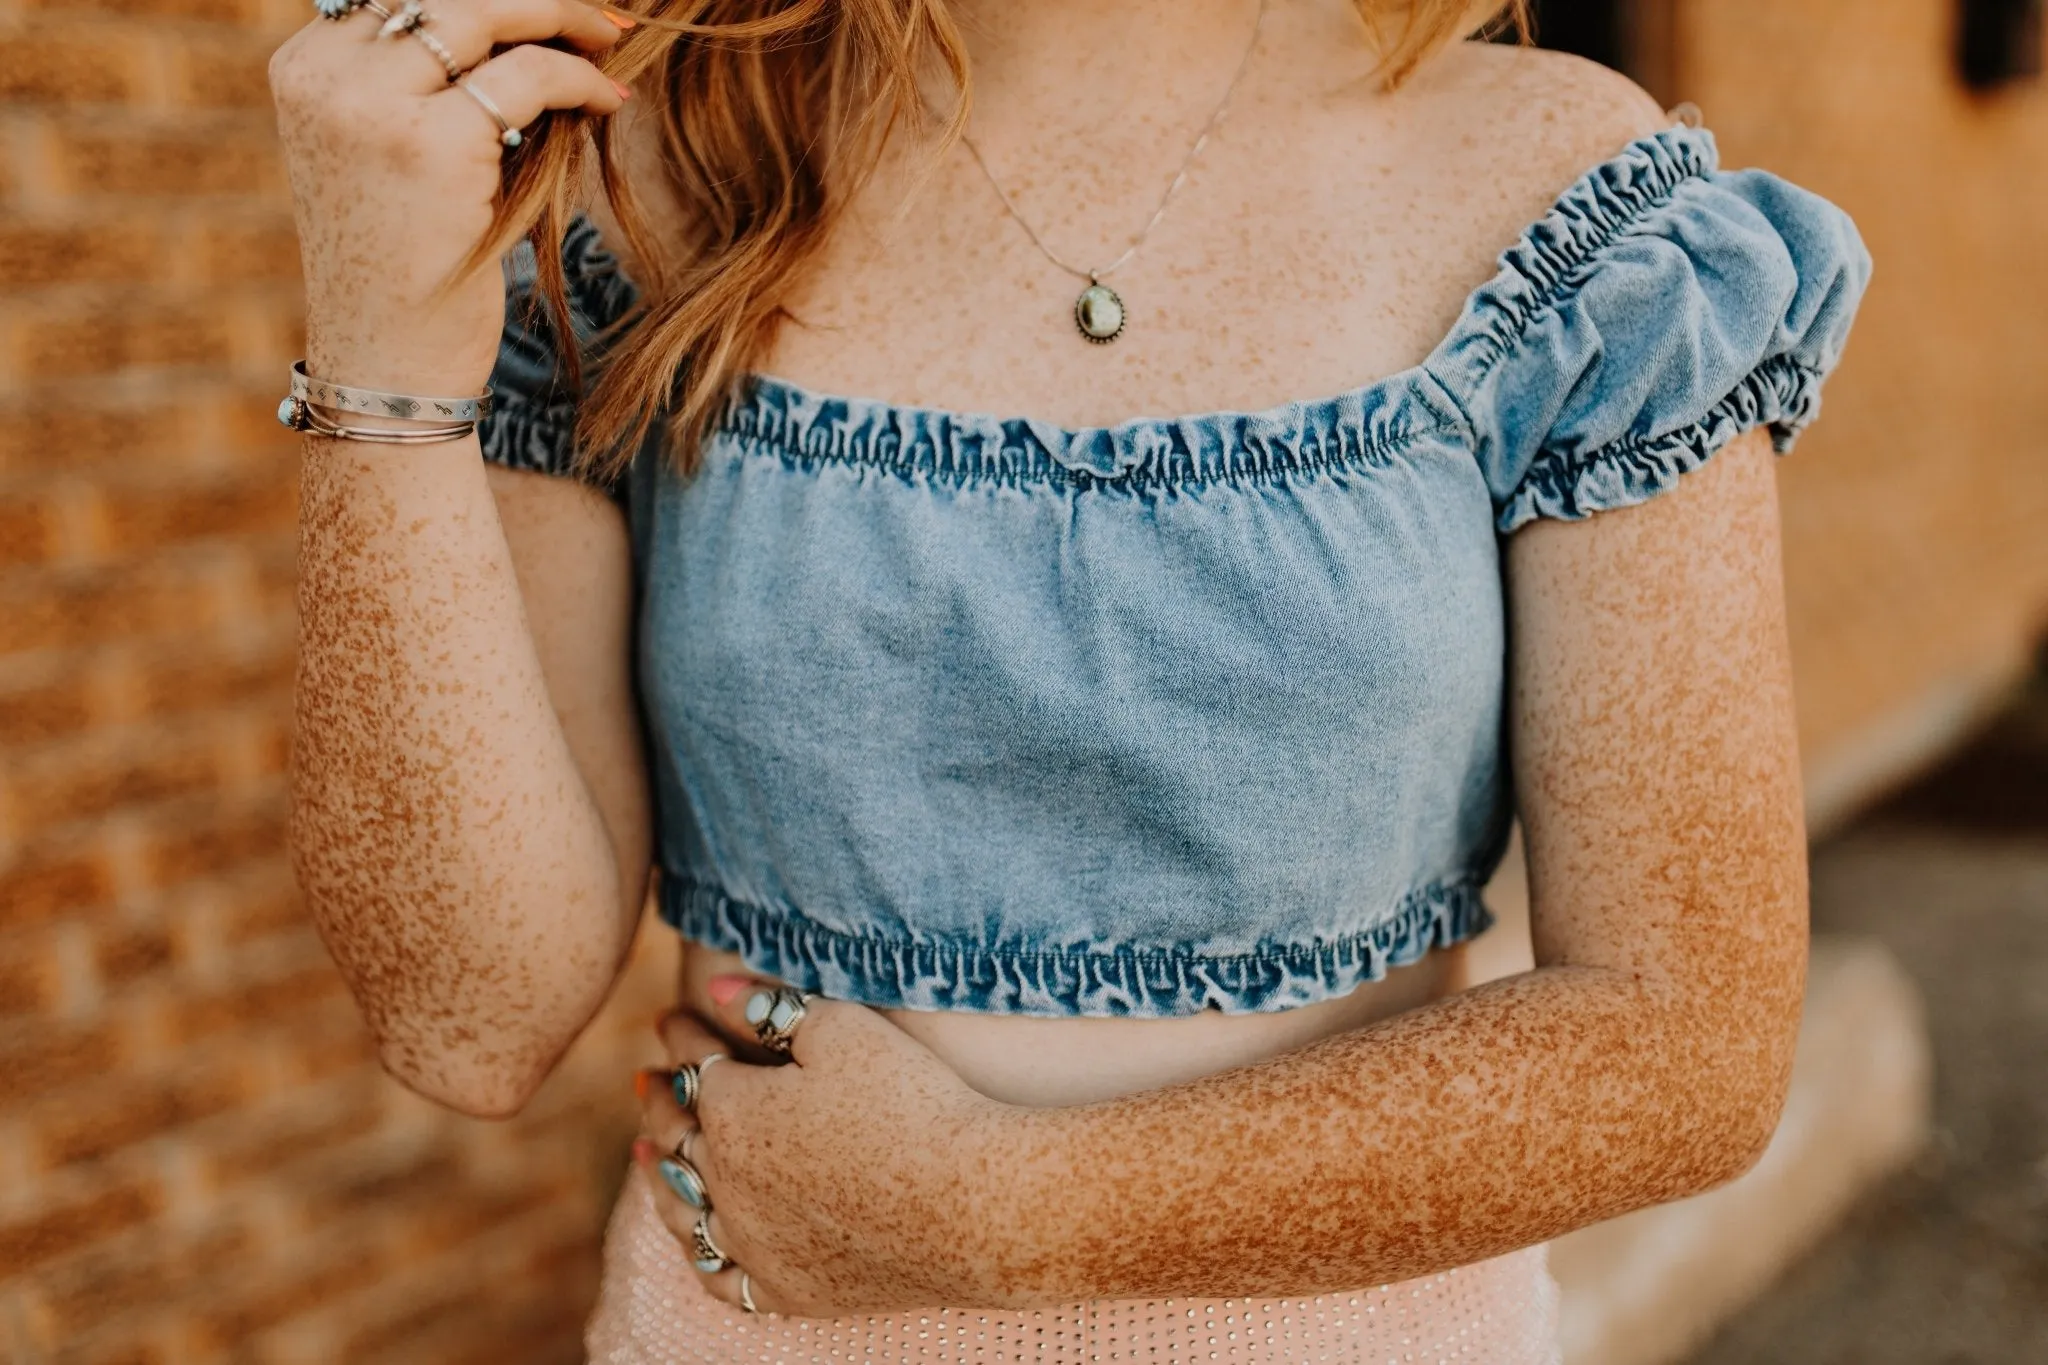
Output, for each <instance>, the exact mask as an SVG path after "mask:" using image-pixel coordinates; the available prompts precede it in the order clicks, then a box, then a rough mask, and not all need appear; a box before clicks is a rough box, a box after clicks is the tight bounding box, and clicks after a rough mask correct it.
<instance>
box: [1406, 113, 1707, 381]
mask: <svg viewBox="0 0 2048 1365" xmlns="http://www.w3.org/2000/svg"><path fill="white" fill-rule="evenodd" d="M1719 166H1720V151H1719V148H1718V146H1717V144H1716V143H1715V141H1714V135H1713V134H1712V133H1710V132H1708V131H1707V130H1706V129H1704V128H1689V127H1683V126H1681V127H1676V128H1667V129H1665V130H1664V131H1662V132H1659V133H1653V134H1651V135H1649V136H1647V137H1643V138H1639V139H1637V140H1636V141H1635V142H1632V143H1630V144H1629V145H1628V146H1627V147H1626V148H1624V149H1623V150H1622V151H1621V152H1620V153H1619V154H1617V155H1616V156H1614V157H1613V158H1612V159H1610V160H1608V161H1605V162H1602V163H1601V164H1600V165H1598V166H1596V167H1594V168H1593V169H1591V170H1589V171H1587V172H1586V174H1585V175H1584V176H1582V177H1580V179H1579V180H1578V182H1577V183H1575V184H1574V185H1573V186H1572V187H1571V188H1570V189H1568V190H1566V191H1565V192H1564V194H1563V195H1562V196H1561V197H1560V198H1559V199H1558V200H1557V202H1556V203H1555V204H1553V205H1552V206H1551V209H1550V211H1549V212H1548V213H1546V214H1544V215H1543V217H1541V218H1539V219H1537V220H1536V222H1535V223H1533V224H1531V225H1530V226H1529V227H1528V228H1527V229H1526V230H1525V231H1524V232H1523V233H1522V235H1521V237H1520V238H1519V239H1518V240H1517V241H1516V242H1515V244H1514V245H1513V246H1511V247H1509V248H1508V249H1507V250H1506V251H1505V252H1503V253H1501V258H1500V269H1499V271H1498V272H1497V273H1496V274H1495V275H1494V277H1493V278H1492V279H1491V280H1489V281H1487V282H1486V283H1485V284H1483V285H1481V286H1480V287H1479V288H1478V289H1477V290H1475V291H1474V292H1473V294H1472V295H1471V297H1470V298H1469V299H1468V300H1467V301H1466V304H1465V311H1464V313H1463V315H1462V317H1461V318H1460V321H1459V323H1458V326H1457V328H1456V329H1455V330H1454V331H1453V332H1452V334H1451V335H1450V336H1449V337H1448V338H1446V340H1445V345H1444V347H1443V348H1442V349H1441V350H1440V351H1439V353H1438V356H1437V357H1432V364H1431V368H1432V369H1434V368H1437V363H1438V360H1439V357H1443V356H1444V353H1445V352H1449V353H1451V356H1452V357H1455V359H1456V362H1457V366H1458V369H1459V370H1460V371H1461V372H1462V374H1463V376H1464V382H1465V384H1467V385H1470V386H1474V387H1476V386H1477V385H1478V384H1479V383H1481V382H1483V381H1484V380H1485V378H1486V375H1487V372H1488V371H1489V370H1491V369H1492V367H1493V366H1494V365H1495V364H1497V363H1498V362H1499V361H1500V358H1501V357H1502V356H1504V355H1506V354H1508V353H1509V352H1510V351H1512V350H1513V349H1514V346H1515V343H1516V342H1517V341H1519V340H1520V339H1521V337H1522V334H1523V333H1524V332H1526V331H1528V329H1529V324H1530V323H1531V322H1532V321H1534V320H1535V319H1536V318H1537V317H1540V316H1541V315H1542V314H1544V313H1545V312H1547V311H1550V310H1552V309H1555V308H1556V307H1557V306H1558V305H1559V304H1560V303H1561V302H1562V301H1563V300H1564V299H1566V298H1568V297H1569V296H1570V294H1571V291H1572V288H1573V286H1574V284H1575V283H1576V281H1577V279H1578V277H1579V275H1580V272H1582V271H1584V270H1585V269H1586V268H1587V267H1589V266H1591V265H1593V264H1594V263H1595V262H1596V261H1597V260H1598V258H1599V256H1600V254H1601V252H1603V251H1605V250H1606V249H1607V248H1608V247H1610V246H1612V245H1613V244H1614V242H1615V241H1616V240H1617V239H1619V238H1620V237H1621V236H1622V235H1623V234H1624V233H1627V232H1628V231H1630V230H1631V229H1633V228H1634V227H1636V226H1637V225H1638V224H1639V223H1640V222H1641V221H1642V220H1643V219H1644V218H1646V217H1648V216H1649V215H1650V214H1651V213H1652V212H1654V211H1655V210H1657V209H1659V208H1661V207H1663V206H1664V205H1665V204H1668V203H1670V202H1671V199H1672V196H1674V195H1675V194H1677V193H1678V190H1679V187H1680V186H1682V185H1684V184H1685V183H1686V182H1687V181H1690V180H1700V179H1704V178H1705V177H1707V176H1709V175H1712V174H1713V173H1714V172H1715V171H1716V170H1717V169H1718V168H1719ZM1454 391H1455V390H1454Z"/></svg>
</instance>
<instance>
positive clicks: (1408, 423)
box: [714, 370, 1458, 492]
mask: <svg viewBox="0 0 2048 1365" xmlns="http://www.w3.org/2000/svg"><path fill="white" fill-rule="evenodd" d="M1421 378H1422V376H1421V375H1420V373H1419V371H1415V370H1411V371H1407V372H1405V373H1403V374H1401V375H1394V376H1390V377H1389V378H1388V379H1386V380H1383V381H1381V382H1380V383H1378V384H1374V385H1370V386H1368V387H1365V388H1362V389H1357V390H1354V391H1352V392H1349V393H1344V394H1339V395H1336V396H1334V397H1331V398H1323V399H1315V400H1307V401H1300V402H1294V403H1286V404H1282V405H1281V406H1279V407H1275V408H1269V409H1266V410H1265V411H1262V412H1213V413H1202V414H1197V415H1193V416H1188V417H1161V418H1152V417H1140V418H1134V419H1132V420H1130V421H1128V422H1124V423H1121V424H1120V425H1117V426H1112V427H1073V428H1070V427H1062V426H1059V425H1057V424H1055V423H1051V422H1043V421H1039V420H1037V419H1035V418H1029V417H996V416H992V415H988V414H983V413H971V412H955V411H951V410H948V409H941V408H920V407H913V406H907V405H904V404H899V403H891V402H888V401H885V400H883V399H877V398H849V397H842V396H839V395H826V394H818V393H813V392H810V391H808V390H806V389H804V388H802V387H801V386H799V385H796V384H792V383H790V382H789V381H788V380H784V379H777V378H774V377H773V376H769V375H762V374H756V375H753V376H751V377H749V378H748V379H747V380H746V382H745V384H744V385H743V387H742V389H741V391H740V392H739V393H738V394H737V395H736V396H735V397H734V398H733V399H732V400H731V401H729V402H728V403H727V404H726V406H725V408H724V410H723V412H722V414H721V416H720V418H719V421H718V422H717V424H716V425H715V427H714V431H715V432H716V433H717V435H718V436H719V437H720V438H722V439H723V440H724V441H726V442H729V443H731V444H732V446H733V447H734V448H735V449H736V450H738V451H740V452H742V453H748V454H754V453H767V454H772V455H776V456H780V457H781V458H782V459H783V460H784V462H785V463H787V464H789V465H790V466H791V467H793V468H814V467H816V466H818V465H824V464H840V465H849V466H864V467H867V468H872V469H875V470H877V471H880V472H883V473H887V474H890V475H894V476H895V477H898V478H901V479H904V480H906V481H912V482H915V481H921V480H933V481H938V482H943V483H951V484H962V485H974V484H990V485H996V486H1000V487H1012V488H1014V487H1019V486H1022V485H1027V484H1047V485H1051V486H1054V487H1059V488H1075V489H1080V490H1090V489H1116V490H1125V491H1129V492H1153V491H1158V490H1162V489H1172V488H1188V489H1194V488H1200V487H1204V486H1207V485H1212V484H1235V483H1263V482H1272V481H1275V480H1279V479H1285V478H1290V477H1314V476H1319V475H1326V474H1331V473H1336V472H1341V471H1344V470H1351V469H1364V468H1377V467H1382V466H1385V465H1387V464H1390V463H1392V461H1393V458H1394V454H1395V452H1396V451H1398V450H1399V449H1400V448H1401V447H1402V446H1404V445H1406V444H1407V443H1409V442H1410V441H1413V440H1415V439H1416V438H1417V437H1419V436H1423V435H1427V434H1429V433H1431V432H1434V431H1439V430H1443V429H1445V428H1447V427H1450V426H1454V425H1456V423H1457V420H1458V419H1457V417H1456V415H1455V414H1454V413H1450V412H1447V411H1445V410H1443V409H1442V408H1440V407H1438V406H1437V405H1435V404H1433V403H1432V402H1431V401H1430V400H1429V398H1428V396H1427V394H1426V393H1425V392H1424V391H1423V389H1422V386H1421V385H1420V384H1419V383H1417V382H1414V381H1417V380H1420V379H1421ZM1404 380H1405V381H1410V382H1406V383H1403V382H1402V381H1404Z"/></svg>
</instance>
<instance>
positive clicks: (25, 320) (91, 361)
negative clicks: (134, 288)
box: [13, 298, 235, 384]
mask: <svg viewBox="0 0 2048 1365" xmlns="http://www.w3.org/2000/svg"><path fill="white" fill-rule="evenodd" d="M13 351H14V361H13V368H14V372H15V373H16V374H17V375H18V376H20V378H21V379H23V380H25V381H27V382H29V383H30V384H34V383H36V382H37V381H43V382H55V381H59V380H76V379H84V378H89V377H91V376H94V375H110V374H114V373H116V372H120V371H133V370H136V369H142V368H174V367H175V368H180V369H189V368H196V367H201V366H213V367H216V368H225V367H227V366H228V365H230V364H231V363H232V362H233V360H234V356H235V337H234V320H233V318H232V317H231V316H230V315H229V314H228V312H227V310H225V309H223V308H222V307H221V306H220V303H219V301H218V300H217V299H199V298H193V299H189V300H183V301H168V300H158V301H154V302H152V301H149V300H144V299H129V300H126V301H123V302H108V303H104V304H100V305H97V306H94V307H91V308H86V309H79V308H63V309H57V308H50V307H45V308H43V309H40V310H38V311H37V313H36V314H29V313H28V312H27V310H23V315H22V316H20V318H19V320H18V321H17V323H16V325H15V329H14V343H13Z"/></svg>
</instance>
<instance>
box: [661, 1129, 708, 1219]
mask: <svg viewBox="0 0 2048 1365" xmlns="http://www.w3.org/2000/svg"><path fill="white" fill-rule="evenodd" d="M676 1145H677V1148H678V1150H677V1151H676V1152H675V1153H674V1154H672V1155H670V1156H665V1157H663V1158H662V1159H661V1160H660V1161H657V1162H655V1163H654V1169H655V1170H656V1171H658V1172H659V1173H660V1174H661V1180H662V1183H663V1184H665V1185H667V1186H668V1187H669V1188H670V1189H672V1190H674V1191H675V1192H676V1198H678V1199H680V1200H682V1201H683V1202H684V1203H685V1204H688V1205H689V1206H690V1207H691V1208H693V1209H698V1210H701V1211H706V1212H708V1211H709V1210H710V1208H711V1197H710V1195H709V1194H707V1193H706V1192H705V1189H704V1176H703V1173H702V1172H700V1171H698V1169H697V1168H696V1167H695V1166H693V1165H691V1164H690V1161H689V1158H687V1157H685V1156H684V1155H683V1154H682V1152H681V1150H680V1148H681V1146H682V1144H681V1143H678V1144H676Z"/></svg>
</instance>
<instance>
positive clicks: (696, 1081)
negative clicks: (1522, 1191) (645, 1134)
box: [668, 1052, 727, 1113]
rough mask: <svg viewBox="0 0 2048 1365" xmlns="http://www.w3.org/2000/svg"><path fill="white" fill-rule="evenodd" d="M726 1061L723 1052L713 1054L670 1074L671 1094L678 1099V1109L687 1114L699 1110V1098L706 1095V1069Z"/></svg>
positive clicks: (686, 1064) (686, 1063)
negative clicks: (713, 1064) (714, 1063)
mask: <svg viewBox="0 0 2048 1365" xmlns="http://www.w3.org/2000/svg"><path fill="white" fill-rule="evenodd" d="M725 1060H727V1058H726V1055H725V1054H724V1053H723V1052H713V1053H711V1054H709V1055H707V1056H706V1057H704V1058H703V1060H701V1061H699V1062H697V1063H696V1065H694V1066H693V1065H691V1064H690V1063H688V1062H685V1063H683V1064H682V1065H681V1066H679V1067H677V1068H676V1069H675V1070H674V1071H673V1072H671V1073H669V1078H668V1085H669V1093H670V1094H672V1095H674V1096H675V1097H676V1108H678V1109H681V1110H683V1111H684V1112H685V1113H689V1112H693V1111H694V1110H695V1109H696V1108H697V1096H699V1095H701V1094H703V1093H704V1068H705V1067H708V1066H710V1065H711V1064H712V1063H713V1062H722V1061H725Z"/></svg>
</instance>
